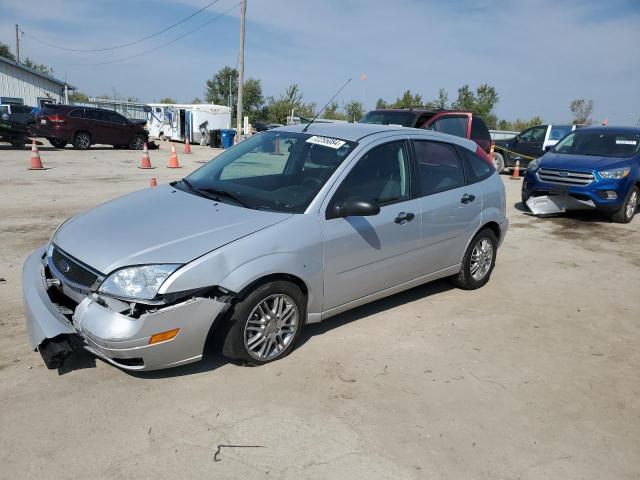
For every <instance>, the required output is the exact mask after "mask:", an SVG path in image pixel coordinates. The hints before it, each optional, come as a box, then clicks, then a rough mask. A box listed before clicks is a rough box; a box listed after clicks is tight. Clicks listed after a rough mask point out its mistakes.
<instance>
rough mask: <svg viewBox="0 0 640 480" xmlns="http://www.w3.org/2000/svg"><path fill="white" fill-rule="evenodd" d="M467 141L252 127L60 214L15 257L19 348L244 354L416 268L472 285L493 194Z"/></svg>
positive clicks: (280, 348)
mask: <svg viewBox="0 0 640 480" xmlns="http://www.w3.org/2000/svg"><path fill="white" fill-rule="evenodd" d="M475 150H476V146H475V144H473V143H472V142H470V141H467V140H464V139H460V138H457V137H451V136H449V135H442V134H438V133H433V132H428V131H424V130H417V129H416V130H414V129H402V128H395V127H386V126H378V125H340V124H323V125H311V126H309V127H308V131H307V128H305V126H292V127H285V128H280V129H275V130H270V131H268V132H264V133H261V134H259V135H255V136H254V137H251V138H250V139H248V140H245V141H243V142H241V143H239V144H238V145H236V146H235V147H232V148H231V149H228V150H227V151H225V152H224V153H223V154H221V155H220V156H219V157H217V158H216V159H215V161H213V162H209V163H207V164H206V165H204V166H203V167H201V168H200V169H198V170H197V171H195V172H194V173H192V174H191V175H189V177H187V178H186V179H183V180H182V181H178V182H174V183H173V184H171V185H165V186H160V187H156V188H149V189H146V190H142V191H139V192H135V193H132V194H129V195H127V196H125V197H122V198H120V199H117V200H114V201H111V202H108V203H105V204H103V205H100V206H98V207H96V208H94V209H92V210H89V211H87V212H84V213H81V214H79V215H76V216H75V217H72V218H71V219H69V220H68V221H66V222H65V223H64V224H63V225H61V226H60V227H59V228H58V230H57V231H56V232H55V233H54V235H53V237H52V239H51V241H50V242H49V244H48V245H46V246H45V247H42V248H40V249H38V250H37V251H36V252H34V253H33V254H32V255H31V256H29V258H28V259H27V261H26V262H25V265H24V271H23V289H24V300H25V310H26V317H27V325H28V330H29V338H30V341H31V346H32V347H33V348H34V349H37V350H39V351H40V353H41V354H42V356H43V359H44V360H45V362H46V363H47V365H48V366H49V367H50V368H54V367H59V366H60V365H61V364H62V362H63V361H64V359H65V358H66V356H67V355H69V354H70V352H71V351H72V349H73V348H76V347H77V346H80V347H82V348H85V349H87V350H89V351H91V352H93V353H94V354H95V355H97V356H99V357H101V358H103V359H105V360H107V361H108V362H110V363H112V364H114V365H116V366H118V367H120V368H123V369H128V370H152V369H159V368H166V367H172V366H177V365H182V364H186V363H189V362H193V361H197V360H199V359H200V358H202V355H203V350H204V347H205V343H206V342H207V339H208V338H211V337H212V336H215V337H219V338H220V340H221V343H222V352H223V354H225V355H226V356H228V357H230V358H233V359H237V360H241V361H244V362H247V363H250V364H256V365H260V364H263V363H267V362H270V361H273V360H277V359H279V358H282V357H283V356H285V355H287V354H288V353H289V352H290V351H291V350H292V349H293V348H294V346H295V344H296V342H297V340H298V339H299V338H300V335H301V333H302V330H303V328H304V325H305V324H306V323H312V322H318V321H321V320H323V319H325V318H329V317H331V316H333V315H336V314H338V313H340V312H343V311H345V310H348V309H350V308H354V307H356V306H358V305H362V304H364V303H367V302H371V301H373V300H376V299H378V298H382V297H384V296H387V295H391V294H393V293H396V292H399V291H402V290H406V289H408V288H411V287H414V286H417V285H420V284H422V283H425V282H428V281H431V280H436V279H439V278H444V277H451V278H452V280H453V281H454V282H455V283H456V285H458V286H459V287H461V288H464V289H475V288H480V287H482V286H483V285H485V284H486V283H487V282H488V281H489V278H490V276H491V272H492V270H493V268H494V265H495V261H496V256H497V249H498V246H499V245H500V243H501V242H502V240H503V239H504V236H505V234H506V231H507V225H508V222H507V219H506V217H505V192H504V186H503V184H502V181H501V180H500V178H499V176H498V174H497V173H496V172H495V170H494V169H493V168H492V167H491V166H490V165H488V164H487V163H486V162H485V161H484V160H483V159H481V158H480V157H478V156H477V155H476V154H475V153H474V152H475Z"/></svg>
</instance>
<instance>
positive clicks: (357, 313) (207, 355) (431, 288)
mask: <svg viewBox="0 0 640 480" xmlns="http://www.w3.org/2000/svg"><path fill="white" fill-rule="evenodd" d="M453 288H455V287H454V286H453V285H452V284H451V283H450V282H449V281H447V280H438V281H436V282H431V283H427V284H425V285H421V286H418V287H415V288H412V289H411V290H406V291H404V292H400V293H397V294H395V295H392V296H390V297H386V298H383V299H381V300H377V301H375V302H371V303H368V304H366V305H362V306H361V307H357V308H354V309H353V310H349V311H347V312H344V313H341V314H339V315H336V316H335V317H331V318H329V319H327V320H325V321H323V322H320V323H314V324H310V325H307V326H306V327H305V330H304V332H303V334H302V336H301V338H300V340H299V343H298V345H297V347H296V348H304V344H305V343H307V342H309V341H313V338H314V337H316V336H318V335H323V334H325V333H326V332H328V331H332V330H335V329H337V328H340V327H343V326H345V325H348V324H349V323H351V322H354V321H356V320H360V319H364V318H365V317H368V316H371V315H375V314H378V313H383V312H385V311H387V310H391V309H393V308H396V307H399V306H401V305H404V304H406V303H411V302H414V301H416V300H419V299H421V298H424V297H429V296H431V295H437V294H439V293H444V292H447V291H449V290H451V289H453ZM362 328H366V326H365V325H363V327H362ZM214 343H216V342H209V344H208V345H207V347H206V348H205V352H204V356H203V358H202V360H201V361H199V362H196V363H192V364H189V365H185V366H182V367H175V368H169V369H165V370H153V371H149V372H136V371H126V373H127V374H129V375H131V376H133V377H136V378H140V379H146V380H154V379H162V378H170V377H180V376H183V375H193V374H196V373H204V372H209V371H213V370H215V369H217V368H219V367H222V366H224V365H227V364H229V363H236V362H233V361H231V360H229V359H227V358H225V357H223V356H222V355H221V354H220V352H219V349H216V348H215V347H214ZM98 360H100V359H98ZM114 368H115V367H114Z"/></svg>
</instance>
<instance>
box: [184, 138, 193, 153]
mask: <svg viewBox="0 0 640 480" xmlns="http://www.w3.org/2000/svg"><path fill="white" fill-rule="evenodd" d="M184 153H191V144H189V138H186V139H185V140H184Z"/></svg>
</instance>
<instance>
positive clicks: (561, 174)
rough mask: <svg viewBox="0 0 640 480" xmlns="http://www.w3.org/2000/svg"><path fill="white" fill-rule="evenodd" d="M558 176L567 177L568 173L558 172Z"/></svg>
mask: <svg viewBox="0 0 640 480" xmlns="http://www.w3.org/2000/svg"><path fill="white" fill-rule="evenodd" d="M558 175H560V176H561V177H568V176H569V172H560V173H558Z"/></svg>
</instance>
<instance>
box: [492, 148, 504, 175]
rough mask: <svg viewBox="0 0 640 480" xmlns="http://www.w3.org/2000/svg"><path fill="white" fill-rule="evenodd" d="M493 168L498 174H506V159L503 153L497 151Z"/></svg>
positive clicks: (494, 155) (494, 153)
mask: <svg viewBox="0 0 640 480" xmlns="http://www.w3.org/2000/svg"><path fill="white" fill-rule="evenodd" d="M493 166H494V167H495V169H496V172H498V173H502V172H504V157H503V156H502V154H501V153H498V152H496V151H494V152H493Z"/></svg>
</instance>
